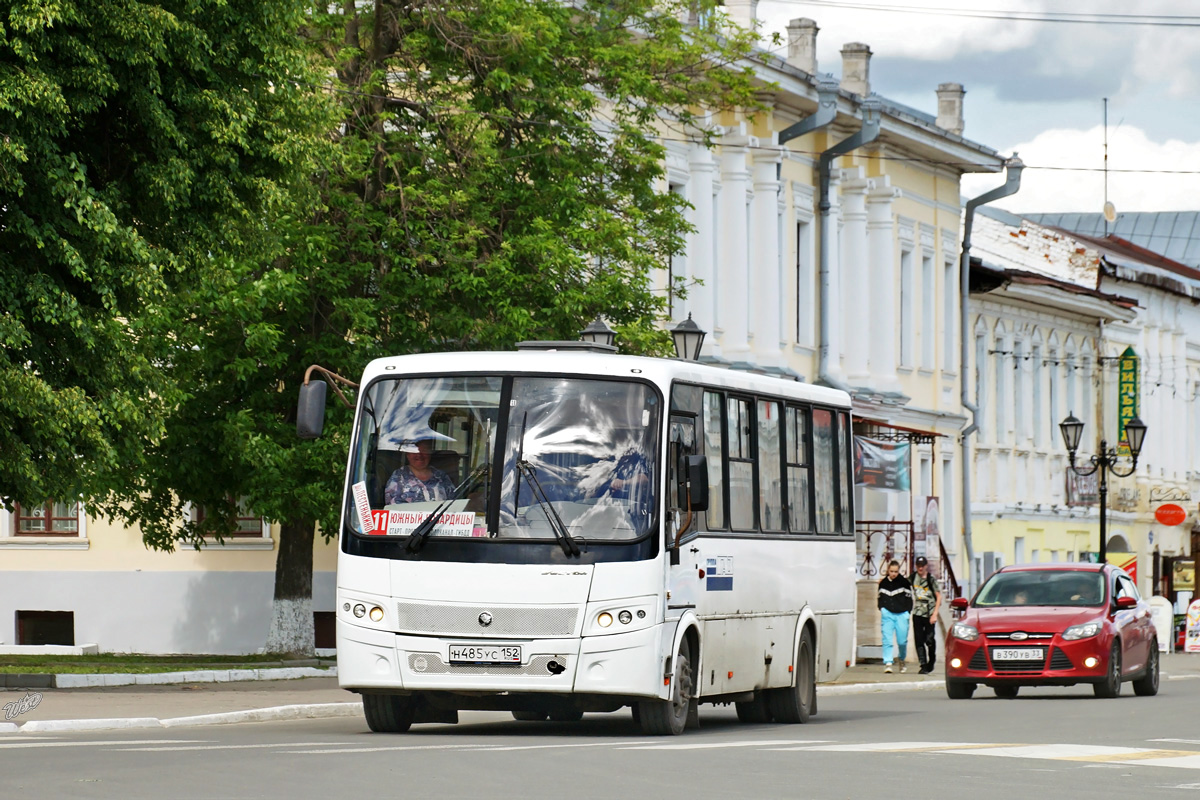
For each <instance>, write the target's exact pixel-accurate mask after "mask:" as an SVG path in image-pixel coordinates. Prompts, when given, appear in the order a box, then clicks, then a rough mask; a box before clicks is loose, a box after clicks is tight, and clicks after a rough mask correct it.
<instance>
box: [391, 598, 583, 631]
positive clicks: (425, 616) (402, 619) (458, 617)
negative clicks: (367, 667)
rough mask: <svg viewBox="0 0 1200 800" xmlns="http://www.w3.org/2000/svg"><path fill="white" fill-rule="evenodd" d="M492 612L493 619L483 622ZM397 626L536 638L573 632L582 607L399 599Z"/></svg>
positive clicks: (420, 629)
mask: <svg viewBox="0 0 1200 800" xmlns="http://www.w3.org/2000/svg"><path fill="white" fill-rule="evenodd" d="M481 614H488V615H490V618H491V623H490V624H488V625H481V624H480V622H479V617H480V615H481ZM396 615H397V621H398V625H397V628H398V629H399V631H400V632H401V633H423V634H430V635H434V636H439V635H441V636H462V635H467V636H483V637H494V636H505V637H512V636H516V637H527V638H536V637H543V636H570V635H571V634H573V633H574V632H575V621H576V619H578V617H579V609H578V608H575V607H573V606H565V607H563V606H559V607H553V606H552V607H549V608H545V607H543V608H537V607H529V606H483V605H470V606H456V605H444V604H441V603H397V604H396Z"/></svg>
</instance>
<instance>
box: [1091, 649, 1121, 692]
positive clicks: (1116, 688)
mask: <svg viewBox="0 0 1200 800" xmlns="http://www.w3.org/2000/svg"><path fill="white" fill-rule="evenodd" d="M1092 691H1093V692H1095V693H1096V697H1116V696H1117V695H1119V694H1120V693H1121V643H1120V642H1113V646H1112V652H1111V653H1109V655H1108V673H1107V674H1106V675H1105V676H1104V680H1102V681H1101V682H1100V683H1094V684H1092Z"/></svg>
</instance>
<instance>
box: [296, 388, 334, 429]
mask: <svg viewBox="0 0 1200 800" xmlns="http://www.w3.org/2000/svg"><path fill="white" fill-rule="evenodd" d="M327 388H328V387H327V385H326V383H325V381H320V380H310V381H309V382H308V383H303V384H301V385H300V401H299V403H298V404H297V405H296V435H297V436H299V437H300V438H301V439H316V438H318V437H320V435H321V432H322V431H323V430H325V392H326V391H327Z"/></svg>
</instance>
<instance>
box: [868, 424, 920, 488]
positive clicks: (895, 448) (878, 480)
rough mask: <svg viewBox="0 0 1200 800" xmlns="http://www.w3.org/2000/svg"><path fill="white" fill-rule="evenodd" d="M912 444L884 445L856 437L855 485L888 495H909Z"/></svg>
mask: <svg viewBox="0 0 1200 800" xmlns="http://www.w3.org/2000/svg"><path fill="white" fill-rule="evenodd" d="M910 447H911V445H910V444H909V443H908V442H882V441H879V440H877V439H868V438H866V437H865V436H855V437H854V485H855V486H862V487H865V488H867V489H879V490H881V491H885V492H907V491H909V490H910V487H911V484H910V482H909V476H908V460H909V448H910Z"/></svg>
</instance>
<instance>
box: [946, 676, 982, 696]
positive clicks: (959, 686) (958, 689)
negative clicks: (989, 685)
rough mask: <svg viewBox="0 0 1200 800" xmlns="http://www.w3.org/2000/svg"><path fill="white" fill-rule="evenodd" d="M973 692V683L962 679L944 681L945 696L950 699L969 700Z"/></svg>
mask: <svg viewBox="0 0 1200 800" xmlns="http://www.w3.org/2000/svg"><path fill="white" fill-rule="evenodd" d="M973 694H975V684H973V683H965V682H963V681H951V680H948V681H946V696H947V697H949V698H950V699H951V700H970V699H971V695H973Z"/></svg>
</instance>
